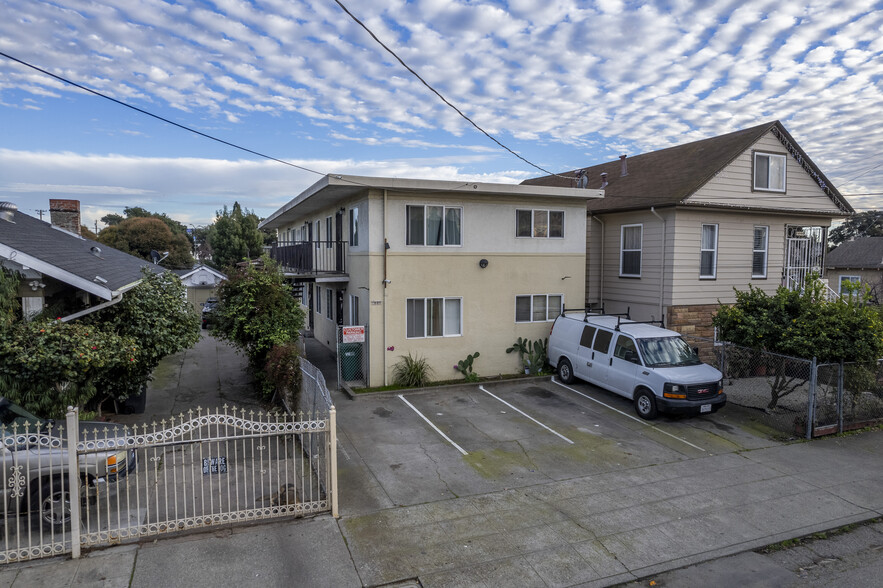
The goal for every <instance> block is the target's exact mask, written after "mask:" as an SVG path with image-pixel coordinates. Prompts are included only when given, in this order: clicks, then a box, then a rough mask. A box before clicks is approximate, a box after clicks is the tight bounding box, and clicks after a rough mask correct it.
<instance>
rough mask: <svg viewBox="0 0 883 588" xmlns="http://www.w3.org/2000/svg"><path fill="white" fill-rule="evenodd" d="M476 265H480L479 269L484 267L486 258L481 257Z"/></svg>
mask: <svg viewBox="0 0 883 588" xmlns="http://www.w3.org/2000/svg"><path fill="white" fill-rule="evenodd" d="M478 267H480V268H481V269H484V268H486V267H487V260H486V259H482V260H480V261H479V262H478Z"/></svg>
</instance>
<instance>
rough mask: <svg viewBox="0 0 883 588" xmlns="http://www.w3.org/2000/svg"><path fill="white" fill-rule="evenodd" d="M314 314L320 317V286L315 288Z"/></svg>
mask: <svg viewBox="0 0 883 588" xmlns="http://www.w3.org/2000/svg"><path fill="white" fill-rule="evenodd" d="M316 314H318V315H319V316H322V286H316Z"/></svg>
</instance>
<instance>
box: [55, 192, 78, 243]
mask: <svg viewBox="0 0 883 588" xmlns="http://www.w3.org/2000/svg"><path fill="white" fill-rule="evenodd" d="M49 222H51V223H52V224H53V225H55V226H56V227H59V228H61V229H65V230H66V231H70V232H71V233H76V234H77V235H79V234H80V201H79V200H57V199H54V198H53V199H50V200H49Z"/></svg>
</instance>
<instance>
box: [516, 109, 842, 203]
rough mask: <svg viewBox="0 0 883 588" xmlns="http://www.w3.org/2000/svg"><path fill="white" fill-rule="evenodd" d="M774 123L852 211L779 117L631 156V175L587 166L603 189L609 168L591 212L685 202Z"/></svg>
mask: <svg viewBox="0 0 883 588" xmlns="http://www.w3.org/2000/svg"><path fill="white" fill-rule="evenodd" d="M773 127H777V130H778V131H779V132H781V134H782V135H783V136H784V137H785V138H787V139H788V140H789V141H790V142H791V144H792V145H794V146H795V148H796V149H797V150H798V151H799V152H800V154H801V155H802V156H803V158H804V159H805V160H807V162H808V163H809V164H810V165H811V166H812V167H813V168H814V169H815V170H816V171H817V173H818V174H819V177H820V178H821V179H822V180H823V181H824V182H825V183H826V184H827V185H828V186H829V188H830V190H831V192H832V194H833V195H832V198H833V199H834V201H835V202H837V203H838V204H839V205H841V207H842V208H843V209H844V210H846V211H849V212H851V211H852V208H851V207H850V206H849V203H848V202H846V200H845V199H844V198H843V197H842V196H841V195H840V193H839V192H837V190H836V189H835V188H834V187H833V186H832V185H831V183H830V182H829V181H828V180H827V178H825V176H824V175H823V174H822V173H821V171H818V168H816V166H815V165H814V164H812V162H811V160H810V159H809V157H807V156H806V154H805V153H803V151H802V150H801V149H800V147H799V146H797V143H796V141H794V139H793V138H791V135H789V134H788V132H787V131H786V130H785V128H784V127H783V126H782V124H781V123H780V122H779V121H772V122H769V123H765V124H762V125H758V126H756V127H751V128H750V129H743V130H741V131H735V132H733V133H727V134H725V135H719V136H717V137H711V138H710V139H702V140H701V141H694V142H692V143H686V144H684V145H677V146H675V147H669V148H667V149H660V150H659V151H651V152H650V153H642V154H641V155H635V156H633V157H628V158H627V159H626V164H627V168H628V175H626V176H625V177H623V176H622V174H621V170H622V162H621V161H620V160H618V159H617V160H615V161H609V162H607V163H602V164H600V165H595V166H592V167H587V168H583V169H584V170H585V172H586V174H587V176H588V180H589V184H588V187H589V188H600V187H601V173H602V172H606V173H607V182H608V184H607V186H606V187H605V188H604V190H605V197H604V198H603V199H598V200H592V201H589V203H588V210H589V211H591V212H611V211H614V210H616V211H620V210H636V209H642V208H649V207H651V206H656V207H660V206H674V205H676V204H680V203H682V202H683V200H684V199H686V198H688V197H689V196H690V195H692V194H693V193H694V192H696V191H697V190H698V189H699V188H701V187H702V186H703V185H705V184H706V183H707V182H708V181H709V180H711V179H712V178H713V177H714V175H715V174H716V173H718V172H719V171H721V170H722V169H723V168H724V167H726V166H727V165H729V164H730V163H731V162H732V161H733V160H735V159H736V158H737V157H738V156H739V155H741V154H742V153H744V152H745V150H746V149H748V148H749V147H751V145H753V144H754V143H755V142H757V141H758V140H759V139H760V138H761V137H763V135H765V134H766V133H767V132H769V131H770V130H771V129H772V128H773ZM577 171H579V170H573V171H569V172H564V173H562V174H559V175H555V176H544V177H539V178H531V179H528V180H525V181H523V182H522V184H528V185H534V186H560V187H576V180H575V179H573V180H571V179H569V177H573V178H575V177H576V173H577ZM561 176H567V177H561Z"/></svg>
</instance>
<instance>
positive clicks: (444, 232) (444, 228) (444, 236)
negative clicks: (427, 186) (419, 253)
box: [405, 204, 463, 247]
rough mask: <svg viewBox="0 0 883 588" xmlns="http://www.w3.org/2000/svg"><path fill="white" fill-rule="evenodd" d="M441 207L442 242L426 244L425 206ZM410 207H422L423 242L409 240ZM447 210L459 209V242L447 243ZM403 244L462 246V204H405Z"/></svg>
mask: <svg viewBox="0 0 883 588" xmlns="http://www.w3.org/2000/svg"><path fill="white" fill-rule="evenodd" d="M427 207H431V208H441V209H442V216H441V224H442V244H441V245H427V244H426V233H427V230H426V223H427V215H426V208H427ZM412 208H422V209H423V242H422V243H412V242H411V217H410V210H411V209H412ZM449 210H458V211H460V235H459V237H460V238H459V241H460V242H459V243H451V244H448V232H447V231H448V229H447V222H446V219H447V216H448V211H449ZM405 244H406V245H407V246H408V247H462V246H463V207H462V206H444V205H442V204H408V205H406V206H405Z"/></svg>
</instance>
